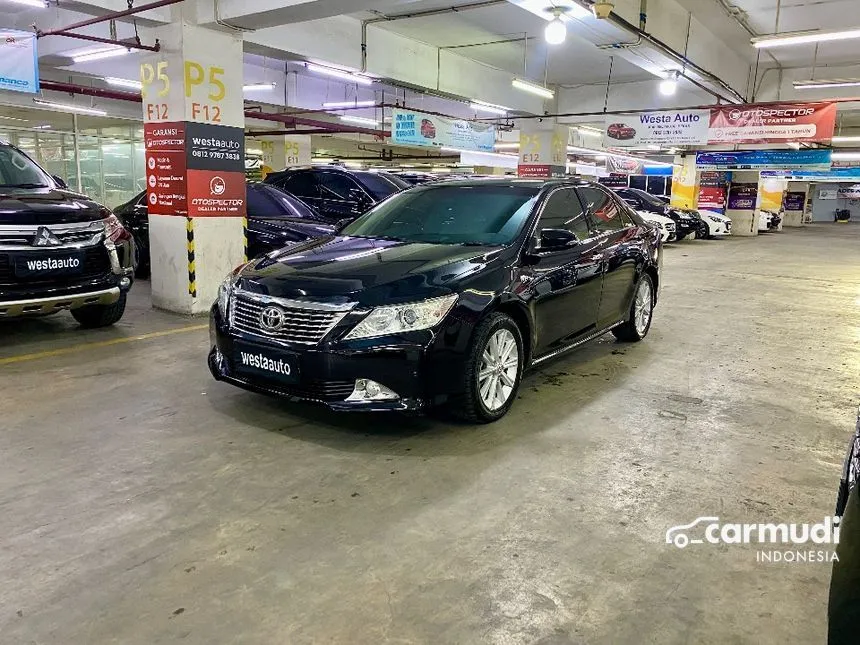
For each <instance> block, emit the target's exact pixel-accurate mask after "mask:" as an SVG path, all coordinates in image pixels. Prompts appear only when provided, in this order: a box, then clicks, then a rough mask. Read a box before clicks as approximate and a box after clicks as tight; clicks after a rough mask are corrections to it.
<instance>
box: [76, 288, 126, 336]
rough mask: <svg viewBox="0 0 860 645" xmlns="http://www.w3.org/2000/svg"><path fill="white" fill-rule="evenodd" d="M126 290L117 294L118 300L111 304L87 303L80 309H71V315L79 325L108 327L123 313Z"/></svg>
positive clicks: (91, 327) (90, 327) (86, 327)
mask: <svg viewBox="0 0 860 645" xmlns="http://www.w3.org/2000/svg"><path fill="white" fill-rule="evenodd" d="M125 302H126V292H124V291H123V292H122V293H120V294H119V300H117V301H116V302H115V303H113V304H112V305H87V306H86V307H81V308H80V309H72V312H71V313H72V316H73V317H74V319H75V320H77V321H78V323H79V324H80V325H81V327H84V328H85V329H93V328H96V327H109V326H110V325H113V324H114V323H115V322H117V321H118V320H119V319H120V318H122V315H123V314H124V313H125Z"/></svg>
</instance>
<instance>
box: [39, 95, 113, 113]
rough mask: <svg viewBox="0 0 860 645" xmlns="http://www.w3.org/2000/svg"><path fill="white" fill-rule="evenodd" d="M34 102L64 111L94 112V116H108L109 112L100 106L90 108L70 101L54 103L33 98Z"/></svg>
mask: <svg viewBox="0 0 860 645" xmlns="http://www.w3.org/2000/svg"><path fill="white" fill-rule="evenodd" d="M33 103H35V104H37V105H44V106H45V107H47V108H51V109H53V110H62V111H63V112H77V113H78V114H92V115H94V116H107V112H106V111H104V110H100V109H98V108H88V107H84V106H82V105H71V104H68V103H54V102H53V101H45V100H43V99H33Z"/></svg>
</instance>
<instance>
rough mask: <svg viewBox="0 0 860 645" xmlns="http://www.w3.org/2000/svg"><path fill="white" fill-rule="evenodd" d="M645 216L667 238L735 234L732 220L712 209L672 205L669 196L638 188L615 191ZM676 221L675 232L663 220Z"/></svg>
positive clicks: (707, 237) (711, 236)
mask: <svg viewBox="0 0 860 645" xmlns="http://www.w3.org/2000/svg"><path fill="white" fill-rule="evenodd" d="M615 192H616V193H618V195H620V196H621V198H622V199H624V201H625V202H627V203H628V204H629V205H630V206H631V207H632V208H634V209H636V210H637V211H638V212H639V213H640V214H641V215H642V217H644V218H646V219H649V220H650V221H653V222H654V223H655V225H657V226H658V227H659V228H661V230H662V231H663V232H664V233H665V234H666V236H667V238H668V239H666V241H676V240H683V239H684V238H685V237H688V236H693V237H696V238H706V239H713V238H717V237H725V236H727V235H731V234H732V220H731V219H730V218H728V217H726V216H725V215H720V214H718V213H714V212H711V211H705V210H703V211H696V210H690V209H681V208H675V207H673V206H670V205H669V203H668V198H665V197H660V196H657V195H652V194H651V193H648V192H645V191H644V190H640V189H638V188H618V189H616V191H615ZM665 218H669V219H670V220H671V221H672V222H674V224H675V226H674V235H673V234H672V232H671V231H670V230H669V228H671V227H669V228H667V226H666V222H664V221H663V220H664V219H665Z"/></svg>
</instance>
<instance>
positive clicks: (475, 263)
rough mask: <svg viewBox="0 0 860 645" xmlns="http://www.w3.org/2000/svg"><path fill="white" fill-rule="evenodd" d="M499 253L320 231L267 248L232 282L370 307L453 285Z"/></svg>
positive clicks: (413, 298) (495, 249)
mask: <svg viewBox="0 0 860 645" xmlns="http://www.w3.org/2000/svg"><path fill="white" fill-rule="evenodd" d="M500 255H501V249H499V248H498V247H491V246H462V245H447V244H425V243H417V242H401V241H396V240H384V239H376V238H360V237H341V236H336V237H335V236H332V237H324V238H319V239H314V240H308V241H306V242H300V243H298V244H295V245H293V246H290V247H287V248H285V249H281V250H279V251H275V252H273V253H269V254H268V255H266V256H264V257H262V258H260V259H258V260H255V261H253V262H252V263H251V264H249V265H248V266H246V267H245V268H244V269H243V270H242V271H241V273H240V276H239V280H238V282H237V287H238V288H239V289H242V290H245V291H251V292H254V293H259V294H263V295H269V296H276V297H282V298H293V299H303V298H307V299H308V300H316V301H325V302H358V303H359V304H361V305H364V306H368V307H375V306H379V305H382V304H394V303H399V302H412V301H416V300H422V299H424V298H432V297H435V296H441V295H445V294H448V293H452V292H454V291H458V290H459V289H460V288H461V287H462V286H463V282H464V281H466V280H467V279H468V278H470V277H472V276H475V275H476V274H478V273H479V272H481V271H482V270H483V269H485V268H486V267H487V266H488V265H489V264H490V263H492V262H494V261H495V260H496V259H497V258H498V257H499V256H500Z"/></svg>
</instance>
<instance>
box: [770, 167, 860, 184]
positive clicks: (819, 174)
mask: <svg viewBox="0 0 860 645" xmlns="http://www.w3.org/2000/svg"><path fill="white" fill-rule="evenodd" d="M761 174H762V177H785V178H786V179H796V180H798V181H817V180H818V181H823V180H830V181H839V180H843V181H860V168H831V169H830V170H763V171H762V173H761Z"/></svg>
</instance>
